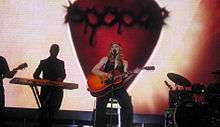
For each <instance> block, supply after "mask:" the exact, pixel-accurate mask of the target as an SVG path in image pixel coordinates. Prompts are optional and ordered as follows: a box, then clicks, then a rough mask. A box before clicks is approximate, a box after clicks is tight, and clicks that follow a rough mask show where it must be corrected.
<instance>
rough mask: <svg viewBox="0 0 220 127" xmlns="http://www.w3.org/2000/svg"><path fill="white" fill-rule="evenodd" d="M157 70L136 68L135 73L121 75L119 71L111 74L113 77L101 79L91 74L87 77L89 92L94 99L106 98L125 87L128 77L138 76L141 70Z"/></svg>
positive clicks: (153, 68) (147, 67)
mask: <svg viewBox="0 0 220 127" xmlns="http://www.w3.org/2000/svg"><path fill="white" fill-rule="evenodd" d="M143 69H144V70H155V67H154V66H146V67H143V68H136V69H135V70H133V71H130V72H125V73H122V74H121V73H120V72H118V71H113V72H111V75H112V76H111V77H110V78H107V77H100V76H97V75H94V74H90V75H89V76H88V77H87V84H88V90H89V92H90V93H91V95H92V96H94V97H100V96H104V95H106V94H108V93H110V92H112V91H114V90H116V89H119V88H122V87H125V84H126V83H123V81H124V80H126V77H129V78H131V76H132V77H133V75H132V74H137V73H139V72H140V71H141V70H143Z"/></svg>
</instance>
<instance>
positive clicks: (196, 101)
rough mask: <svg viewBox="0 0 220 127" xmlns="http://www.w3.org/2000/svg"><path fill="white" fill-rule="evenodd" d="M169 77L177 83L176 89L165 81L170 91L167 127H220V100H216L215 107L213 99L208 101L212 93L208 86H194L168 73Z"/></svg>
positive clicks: (166, 115)
mask: <svg viewBox="0 0 220 127" xmlns="http://www.w3.org/2000/svg"><path fill="white" fill-rule="evenodd" d="M167 77H168V78H169V79H170V80H171V81H172V82H173V83H175V87H174V88H175V89H174V88H173V87H172V86H171V85H170V84H169V83H168V82H167V81H165V84H166V85H167V86H168V87H169V89H170V90H169V108H168V109H167V110H166V111H165V127H220V105H219V103H218V102H220V100H214V102H216V104H215V106H213V99H207V98H209V96H210V94H209V93H210V92H209V91H208V89H207V87H206V85H202V84H200V83H198V84H192V83H191V82H190V81H189V80H188V79H186V78H185V77H183V76H181V75H179V74H175V73H168V74H167ZM211 101H212V102H211ZM211 103H212V104H211ZM216 105H217V106H216Z"/></svg>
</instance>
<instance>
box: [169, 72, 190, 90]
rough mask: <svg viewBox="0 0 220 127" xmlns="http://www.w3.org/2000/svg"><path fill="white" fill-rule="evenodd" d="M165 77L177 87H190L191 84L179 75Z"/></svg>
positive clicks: (172, 74)
mask: <svg viewBox="0 0 220 127" xmlns="http://www.w3.org/2000/svg"><path fill="white" fill-rule="evenodd" d="M167 77H168V78H169V79H170V80H171V81H173V82H174V83H175V84H177V85H180V86H183V87H187V86H191V82H190V81H189V80H188V79H186V78H185V77H183V76H181V75H178V74H175V73H167Z"/></svg>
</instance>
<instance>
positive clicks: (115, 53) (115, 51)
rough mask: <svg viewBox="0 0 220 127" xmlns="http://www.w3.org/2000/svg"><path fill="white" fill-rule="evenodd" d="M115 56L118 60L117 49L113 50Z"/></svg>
mask: <svg viewBox="0 0 220 127" xmlns="http://www.w3.org/2000/svg"><path fill="white" fill-rule="evenodd" d="M113 56H114V58H116V56H117V50H116V49H114V50H113Z"/></svg>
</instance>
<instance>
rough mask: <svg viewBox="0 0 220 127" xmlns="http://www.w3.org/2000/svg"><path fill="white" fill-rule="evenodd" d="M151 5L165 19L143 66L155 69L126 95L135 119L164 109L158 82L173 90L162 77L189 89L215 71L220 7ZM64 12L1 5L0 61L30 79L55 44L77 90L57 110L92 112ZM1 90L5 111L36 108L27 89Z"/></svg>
mask: <svg viewBox="0 0 220 127" xmlns="http://www.w3.org/2000/svg"><path fill="white" fill-rule="evenodd" d="M72 2H73V1H72ZM156 2H157V3H158V5H159V6H160V7H166V9H167V10H168V11H169V12H170V14H169V17H168V18H167V19H166V20H165V22H166V25H165V26H164V27H163V29H162V31H161V34H160V36H159V40H158V42H157V45H156V47H155V48H154V50H153V52H152V54H151V55H150V58H149V59H148V61H147V62H146V65H153V66H155V67H156V69H155V70H154V71H141V72H140V73H139V75H138V76H137V77H136V78H135V80H134V81H133V83H132V84H131V85H130V87H129V89H128V92H129V94H130V95H131V97H132V103H133V105H134V112H135V113H139V114H162V113H163V112H164V110H165V109H166V108H167V106H168V91H169V89H168V88H167V86H166V85H165V84H164V81H165V80H166V81H168V82H169V83H170V84H171V85H172V86H173V85H174V83H173V82H172V81H170V80H169V79H168V78H167V76H166V74H167V73H169V72H174V73H177V74H180V75H182V76H184V77H186V78H187V79H189V80H190V81H191V82H192V83H193V84H194V83H202V84H205V85H208V84H209V83H211V82H213V77H212V76H213V75H211V74H210V72H212V71H214V70H216V69H219V68H220V60H219V58H220V50H219V48H220V23H219V21H220V2H219V1H218V0H181V1H180V0H156ZM64 6H69V4H68V2H67V1H65V0H46V1H45V0H22V1H20V0H1V1H0V39H1V41H0V55H1V56H4V57H5V58H6V59H7V61H8V64H9V66H10V69H13V68H14V67H16V66H17V65H19V64H20V63H23V62H27V63H28V65H29V66H28V68H27V69H25V70H22V71H19V72H18V73H17V75H16V77H24V78H33V77H32V74H33V72H34V70H35V69H36V67H37V65H38V64H39V62H40V60H41V59H45V58H47V57H48V56H49V47H50V45H51V44H52V43H57V44H59V45H60V48H61V51H60V54H59V56H58V57H59V58H60V59H62V60H64V61H65V68H66V74H67V77H66V79H65V81H66V82H73V83H78V84H79V88H78V89H75V90H65V94H64V99H63V103H62V109H65V110H80V111H92V109H93V108H94V102H95V98H93V97H92V96H91V95H90V93H89V92H88V91H87V84H86V78H85V75H84V73H83V71H82V68H81V65H80V62H79V60H78V57H77V55H76V50H75V47H74V45H73V40H72V36H71V32H70V28H69V25H68V23H67V24H66V23H64V21H65V15H66V13H67V10H66V8H65V7H64ZM137 56H138V54H137ZM97 62H98V61H97ZM128 62H129V61H128ZM130 62H131V61H130ZM4 87H5V94H6V106H7V107H24V108H37V105H36V102H35V100H34V96H33V94H32V91H31V89H30V87H29V86H22V85H17V84H9V80H8V79H6V80H4Z"/></svg>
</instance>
